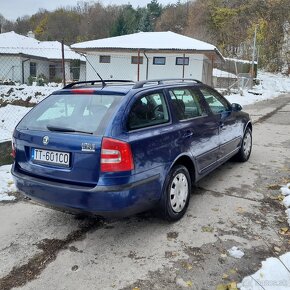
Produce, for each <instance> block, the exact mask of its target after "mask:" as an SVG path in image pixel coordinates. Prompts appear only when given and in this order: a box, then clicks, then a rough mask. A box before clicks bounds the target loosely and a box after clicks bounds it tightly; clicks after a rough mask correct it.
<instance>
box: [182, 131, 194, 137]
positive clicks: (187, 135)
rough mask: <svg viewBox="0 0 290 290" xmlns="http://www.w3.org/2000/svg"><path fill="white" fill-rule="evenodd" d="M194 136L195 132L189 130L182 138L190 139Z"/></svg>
mask: <svg viewBox="0 0 290 290" xmlns="http://www.w3.org/2000/svg"><path fill="white" fill-rule="evenodd" d="M193 134H194V131H193V130H187V131H186V132H185V133H184V135H183V136H182V137H183V138H189V137H191V136H192V135H193Z"/></svg>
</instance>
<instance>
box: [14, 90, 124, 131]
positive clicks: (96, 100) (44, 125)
mask: <svg viewBox="0 0 290 290" xmlns="http://www.w3.org/2000/svg"><path fill="white" fill-rule="evenodd" d="M121 97H122V96H121V95H96V94H89V95H86V94H68V95H63V94H60V95H51V96H49V97H48V98H46V99H45V100H44V101H42V102H41V103H39V104H38V105H37V106H36V107H35V108H34V109H33V110H32V111H30V112H29V113H28V114H27V115H26V116H25V117H24V118H23V119H22V121H21V122H20V123H19V125H18V129H29V130H44V131H46V130H48V128H58V129H61V128H62V129H63V130H56V131H63V132H65V129H68V132H69V131H70V130H71V132H72V131H73V130H75V131H76V132H84V133H101V132H100V129H101V128H103V127H104V126H103V125H102V124H104V123H106V121H107V120H110V116H111V114H112V113H113V112H114V110H115V107H116V105H117V104H118V103H119V101H120V100H121Z"/></svg>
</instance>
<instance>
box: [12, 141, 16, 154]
mask: <svg viewBox="0 0 290 290" xmlns="http://www.w3.org/2000/svg"><path fill="white" fill-rule="evenodd" d="M11 146H12V148H11V156H12V157H13V158H15V157H16V149H15V143H14V141H12V143H11Z"/></svg>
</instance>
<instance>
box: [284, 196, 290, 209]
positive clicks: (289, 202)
mask: <svg viewBox="0 0 290 290" xmlns="http://www.w3.org/2000/svg"><path fill="white" fill-rule="evenodd" d="M283 204H284V205H285V207H286V208H288V207H290V195H288V196H286V197H285V198H284V199H283Z"/></svg>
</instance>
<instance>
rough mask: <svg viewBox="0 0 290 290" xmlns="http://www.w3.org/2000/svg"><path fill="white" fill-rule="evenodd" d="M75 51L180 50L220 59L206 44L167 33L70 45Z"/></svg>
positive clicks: (111, 38)
mask: <svg viewBox="0 0 290 290" xmlns="http://www.w3.org/2000/svg"><path fill="white" fill-rule="evenodd" d="M71 48H73V49H75V50H82V51H86V50H93V49H94V50H97V49H135V50H136V49H141V50H172V51H174V50H182V51H188V50H189V51H190V50H192V51H209V52H216V53H217V54H218V55H219V56H220V57H221V58H223V57H222V55H221V53H220V52H219V51H218V49H217V48H216V47H215V46H214V45H212V44H209V43H207V42H204V41H200V40H197V39H194V38H191V37H188V36H184V35H181V34H177V33H174V32H171V31H167V32H139V33H134V34H128V35H122V36H116V37H110V38H104V39H98V40H91V41H85V42H80V43H75V44H73V45H71Z"/></svg>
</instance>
